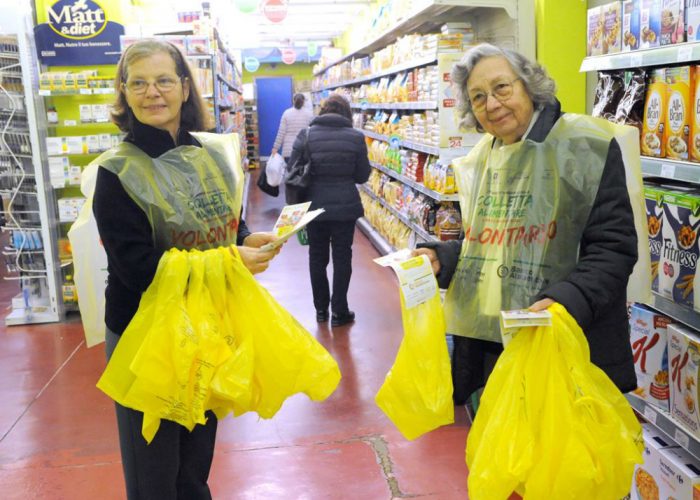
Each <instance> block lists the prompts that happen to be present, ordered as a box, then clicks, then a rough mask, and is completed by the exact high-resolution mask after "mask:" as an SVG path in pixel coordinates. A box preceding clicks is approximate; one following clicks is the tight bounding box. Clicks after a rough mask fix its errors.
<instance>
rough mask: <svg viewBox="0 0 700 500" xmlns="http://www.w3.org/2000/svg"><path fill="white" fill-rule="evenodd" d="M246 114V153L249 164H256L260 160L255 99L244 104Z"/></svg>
mask: <svg viewBox="0 0 700 500" xmlns="http://www.w3.org/2000/svg"><path fill="white" fill-rule="evenodd" d="M245 116H246V119H245V120H246V126H245V133H246V143H247V151H246V152H247V155H248V161H249V162H250V165H251V167H252V165H258V164H259V162H260V136H259V132H258V107H257V106H256V105H255V101H254V100H252V101H247V102H246V104H245Z"/></svg>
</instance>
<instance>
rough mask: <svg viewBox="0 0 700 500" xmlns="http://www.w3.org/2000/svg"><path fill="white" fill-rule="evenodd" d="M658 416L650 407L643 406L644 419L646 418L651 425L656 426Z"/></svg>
mask: <svg viewBox="0 0 700 500" xmlns="http://www.w3.org/2000/svg"><path fill="white" fill-rule="evenodd" d="M658 415H659V414H658V413H656V412H655V411H654V410H653V409H652V408H651V406H645V407H644V418H646V419H647V420H648V421H649V422H651V423H652V424H654V425H656V417H657V416H658Z"/></svg>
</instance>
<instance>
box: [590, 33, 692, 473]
mask: <svg viewBox="0 0 700 500" xmlns="http://www.w3.org/2000/svg"><path fill="white" fill-rule="evenodd" d="M698 61H700V42H685V43H678V44H673V45H665V46H660V47H655V48H650V49H643V50H634V51H629V52H620V53H616V54H608V55H600V56H591V57H586V58H584V60H583V62H582V63H581V67H580V71H582V72H586V71H608V70H618V69H631V68H639V67H653V66H666V65H676V64H692V63H696V64H697V63H698ZM640 159H641V168H642V174H643V176H645V177H655V178H661V179H669V180H675V181H682V182H687V183H691V184H695V185H696V186H700V164H698V163H693V162H689V161H679V160H674V159H670V158H653V157H648V156H641V158H640ZM644 305H646V306H648V307H650V308H651V309H653V310H655V311H658V312H659V313H661V314H664V315H666V316H668V317H670V318H672V319H674V320H676V321H678V322H680V323H682V324H684V325H686V326H688V327H690V328H691V329H693V330H695V331H700V313H698V312H697V311H694V310H693V309H690V308H687V307H684V306H681V305H679V304H677V303H675V302H673V301H672V300H669V299H667V298H665V297H662V296H661V295H659V294H657V293H652V297H651V299H650V300H649V301H648V302H645V303H644ZM626 397H627V399H628V401H629V402H630V405H631V406H632V408H634V410H635V411H636V412H637V413H638V414H639V415H641V416H642V417H644V418H645V420H647V421H648V422H650V423H651V424H653V425H654V426H655V427H656V428H658V429H659V430H660V431H662V432H663V433H664V434H665V435H666V436H667V437H668V438H669V439H671V440H672V441H674V442H675V443H677V444H678V445H680V446H681V447H682V448H684V449H685V450H687V451H688V452H689V453H690V454H692V455H693V456H694V457H695V458H696V459H698V460H700V440H698V439H697V438H695V437H694V436H693V435H692V433H691V432H690V431H688V430H687V429H685V427H684V426H683V424H681V423H680V422H678V421H677V420H675V419H673V418H672V417H671V414H670V412H668V411H665V410H662V409H660V408H658V407H656V406H654V405H651V404H649V403H647V402H646V401H644V400H642V399H640V398H637V397H636V396H634V395H633V394H628V395H626Z"/></svg>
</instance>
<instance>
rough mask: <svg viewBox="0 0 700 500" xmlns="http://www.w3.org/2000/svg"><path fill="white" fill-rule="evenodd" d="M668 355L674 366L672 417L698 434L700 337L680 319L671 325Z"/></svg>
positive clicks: (669, 326) (669, 328) (672, 375)
mask: <svg viewBox="0 0 700 500" xmlns="http://www.w3.org/2000/svg"><path fill="white" fill-rule="evenodd" d="M667 335H668V359H669V368H670V370H671V385H670V388H671V405H670V406H671V417H672V418H673V419H674V420H676V421H677V422H680V423H681V424H682V425H683V427H684V428H685V429H686V430H687V431H689V432H690V433H691V434H692V435H694V436H695V437H696V438H697V437H700V418H698V367H699V366H700V338H699V337H697V336H696V335H695V333H694V332H693V331H691V330H690V329H689V328H686V327H685V326H682V325H679V324H678V323H674V324H670V325H668V330H667Z"/></svg>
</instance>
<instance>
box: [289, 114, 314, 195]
mask: <svg viewBox="0 0 700 500" xmlns="http://www.w3.org/2000/svg"><path fill="white" fill-rule="evenodd" d="M309 133H310V127H308V128H306V129H304V130H302V131H301V132H299V136H301V135H302V134H303V138H304V149H303V151H302V154H301V155H300V156H299V157H298V158H297V159H296V161H295V162H294V163H292V164H291V165H287V169H286V170H285V173H284V191H285V197H286V200H287V204H288V205H294V204H296V203H302V202H304V201H306V189H307V188H308V187H309V184H311V151H310V150H309Z"/></svg>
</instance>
